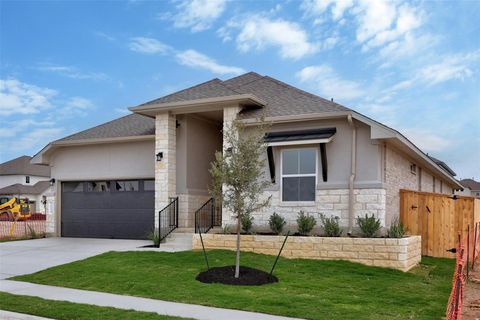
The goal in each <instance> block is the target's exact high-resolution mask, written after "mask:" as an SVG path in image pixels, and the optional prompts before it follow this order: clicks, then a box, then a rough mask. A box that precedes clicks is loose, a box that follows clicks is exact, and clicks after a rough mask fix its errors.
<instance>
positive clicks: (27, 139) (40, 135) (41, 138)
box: [12, 127, 63, 152]
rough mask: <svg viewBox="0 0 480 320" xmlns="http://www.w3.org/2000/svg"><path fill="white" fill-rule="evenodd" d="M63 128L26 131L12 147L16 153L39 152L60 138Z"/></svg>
mask: <svg viewBox="0 0 480 320" xmlns="http://www.w3.org/2000/svg"><path fill="white" fill-rule="evenodd" d="M62 132H63V128H61V127H55V128H37V129H33V130H29V131H27V132H26V133H25V134H23V135H21V136H20V137H17V138H16V139H15V142H14V144H13V143H12V147H14V148H15V149H16V151H17V152H18V151H23V150H31V149H37V150H40V149H41V148H42V147H43V146H44V145H46V144H47V143H48V142H50V141H53V140H56V139H59V138H60V137H61V136H62Z"/></svg>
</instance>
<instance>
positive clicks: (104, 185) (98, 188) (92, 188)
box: [87, 181, 110, 192]
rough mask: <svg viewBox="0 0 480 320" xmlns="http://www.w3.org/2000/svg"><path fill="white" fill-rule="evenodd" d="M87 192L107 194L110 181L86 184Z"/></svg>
mask: <svg viewBox="0 0 480 320" xmlns="http://www.w3.org/2000/svg"><path fill="white" fill-rule="evenodd" d="M87 191H88V192H109V191H110V181H94V182H93V181H92V182H87Z"/></svg>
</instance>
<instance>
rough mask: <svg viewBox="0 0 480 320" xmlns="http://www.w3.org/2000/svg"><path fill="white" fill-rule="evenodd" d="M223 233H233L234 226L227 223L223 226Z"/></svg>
mask: <svg viewBox="0 0 480 320" xmlns="http://www.w3.org/2000/svg"><path fill="white" fill-rule="evenodd" d="M222 233H223V234H231V233H232V227H231V226H230V225H229V224H226V225H225V226H224V227H223V228H222Z"/></svg>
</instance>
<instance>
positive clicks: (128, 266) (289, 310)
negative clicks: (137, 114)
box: [14, 250, 455, 319]
mask: <svg viewBox="0 0 480 320" xmlns="http://www.w3.org/2000/svg"><path fill="white" fill-rule="evenodd" d="M207 253H208V259H209V263H210V266H211V267H212V268H213V267H219V266H228V265H232V263H233V262H234V261H235V253H234V252H232V251H226V250H210V251H208V252H207ZM241 256H242V257H241V258H242V265H243V266H248V267H251V268H256V269H259V270H264V271H266V272H268V271H270V269H271V267H272V265H273V262H274V260H275V257H273V256H270V255H262V254H255V253H249V252H242V255H241ZM454 263H455V262H454V261H453V260H450V259H438V258H423V259H422V263H421V264H420V265H419V266H418V267H416V268H414V269H413V270H411V271H410V272H400V271H397V270H393V269H387V268H378V267H369V266H365V265H362V264H358V263H352V262H349V261H329V260H305V259H285V258H282V257H281V258H280V259H279V261H278V264H277V267H276V268H275V272H274V275H275V276H276V277H278V279H279V282H276V283H272V284H268V285H263V286H230V285H223V284H205V283H202V282H199V281H197V280H196V279H195V277H196V276H197V275H198V274H199V273H200V272H203V271H205V270H206V267H205V264H204V257H203V253H202V252H199V251H186V252H177V253H169V252H109V253H105V254H102V255H99V256H95V257H92V258H88V259H85V260H82V261H77V262H73V263H70V264H66V265H62V266H57V267H53V268H50V269H47V270H44V271H41V272H38V273H34V274H31V275H24V276H18V277H15V278H14V279H15V280H21V281H29V282H35V283H40V284H47V285H55V286H63V287H70V288H78V289H85V290H95V291H103V292H111V293H116V294H124V295H132V296H140V297H147V298H153V299H161V300H168V301H177V302H184V303H194V304H201V305H208V306H215V307H223V308H233V309H241V310H248V311H255V312H264V313H270V314H276V315H283V316H291V317H300V318H306V319H440V318H441V317H442V316H443V315H444V313H445V306H446V304H447V300H448V296H449V293H450V288H451V283H452V274H453V271H454V270H453V269H454Z"/></svg>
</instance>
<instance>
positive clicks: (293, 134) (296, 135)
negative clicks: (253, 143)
mask: <svg viewBox="0 0 480 320" xmlns="http://www.w3.org/2000/svg"><path fill="white" fill-rule="evenodd" d="M336 132H337V128H322V129H309V130H298V131H282V132H270V133H267V134H266V135H265V142H267V144H268V145H288V144H292V143H293V142H297V141H298V142H303V141H304V140H319V141H314V142H312V143H327V142H330V139H331V138H332V137H333V135H334V134H335V133H336Z"/></svg>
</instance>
